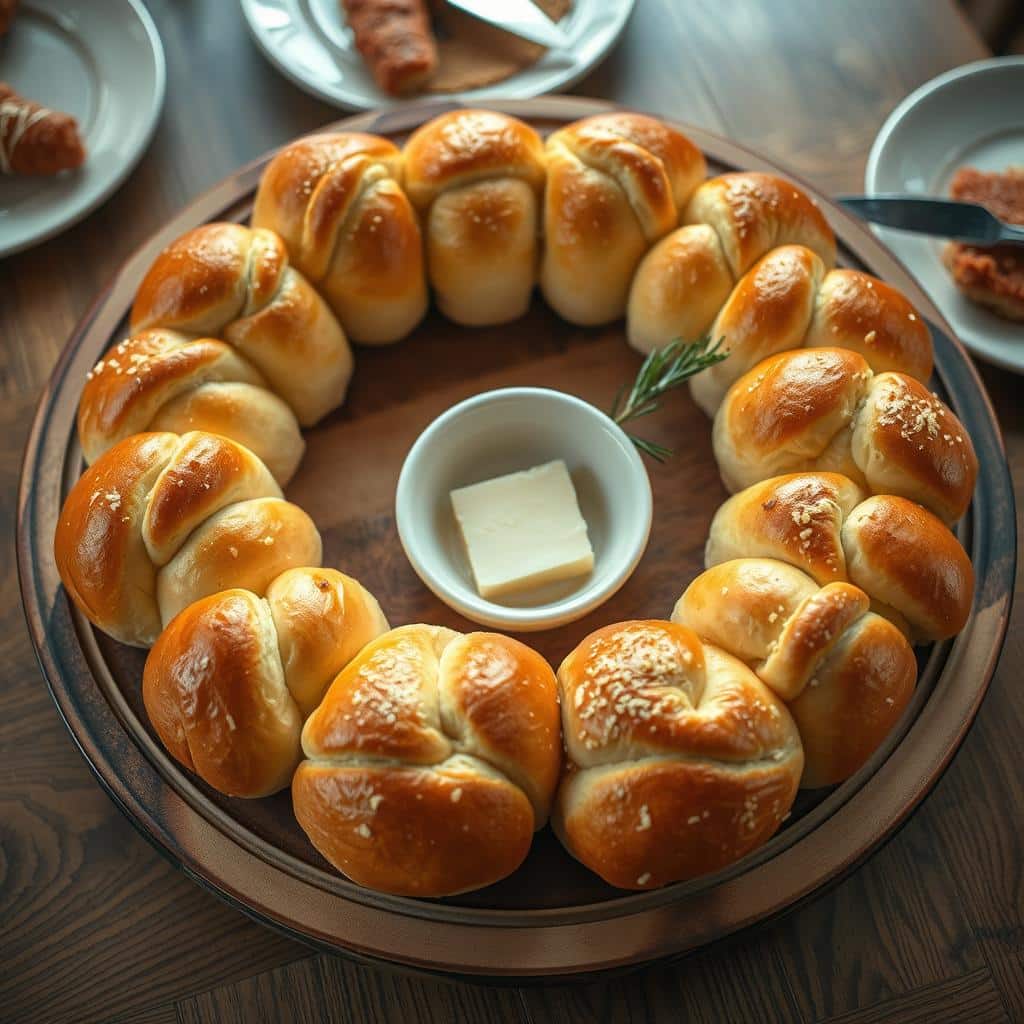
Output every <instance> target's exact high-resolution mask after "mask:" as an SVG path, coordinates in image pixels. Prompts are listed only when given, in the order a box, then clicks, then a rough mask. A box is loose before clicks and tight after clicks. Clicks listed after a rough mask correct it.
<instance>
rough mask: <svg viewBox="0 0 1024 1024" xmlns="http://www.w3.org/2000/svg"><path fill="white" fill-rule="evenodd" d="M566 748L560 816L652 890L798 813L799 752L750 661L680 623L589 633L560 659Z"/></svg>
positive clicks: (633, 885)
mask: <svg viewBox="0 0 1024 1024" xmlns="http://www.w3.org/2000/svg"><path fill="white" fill-rule="evenodd" d="M558 687H559V693H560V695H561V707H562V727H563V737H564V742H565V748H566V752H567V756H568V764H567V768H566V772H565V774H564V776H563V779H562V783H561V786H560V787H559V791H558V798H557V800H556V805H555V811H554V814H553V816H552V825H553V826H554V829H555V831H556V833H557V834H558V836H559V838H560V839H561V840H562V842H563V843H564V844H565V846H566V848H567V849H568V851H569V852H570V853H571V854H572V855H573V856H574V857H576V858H577V859H578V860H580V861H582V862H583V863H584V864H585V865H586V866H587V867H588V868H590V869H591V870H592V871H595V872H597V874H599V875H600V876H601V877H602V878H603V879H605V881H607V882H609V883H610V884H611V885H616V886H619V887H620V888H623V889H651V888H655V887H657V886H660V885H665V884H667V883H668V882H674V881H678V880H680V879H685V878H694V877H696V876H697V875H703V874H706V873H708V872H710V871H716V870H718V869H719V868H722V867H725V866H726V865H727V864H731V863H732V862H733V861H736V860H738V859H739V858H740V857H742V856H744V855H745V854H747V853H749V852H750V851H751V850H754V849H755V848H757V847H758V846H760V845H761V844H762V843H764V842H765V841H766V840H767V839H768V838H769V837H770V836H771V835H772V834H773V833H774V832H775V830H776V829H777V828H778V827H779V825H780V824H781V822H782V820H783V819H784V818H785V817H786V815H787V814H788V813H789V808H790V806H791V805H792V803H793V798H794V796H795V795H796V791H797V786H798V784H799V781H800V774H801V772H802V770H803V763H804V757H803V750H802V748H801V745H800V737H799V735H798V733H797V730H796V726H795V725H794V723H793V719H792V718H791V717H790V715H789V712H787V710H786V707H785V705H784V704H783V703H782V702H781V701H780V700H779V699H778V698H777V697H776V696H775V694H773V693H772V691H771V690H770V689H768V687H766V686H765V685H764V684H763V683H762V682H761V681H760V680H759V679H758V678H757V676H756V675H754V673H753V672H752V671H751V670H750V669H749V668H747V667H746V666H745V665H744V664H743V663H742V662H740V661H738V660H737V659H736V658H734V657H732V656H731V655H729V654H726V653H725V652H724V651H722V650H719V649H718V648H717V647H714V646H711V645H705V644H702V643H701V641H700V640H699V638H698V637H697V635H696V634H695V633H693V632H692V631H691V630H689V629H686V628H684V627H683V626H680V625H677V624H675V623H672V622H663V621H658V620H647V621H639V622H620V623H616V624H614V625H611V626H606V627H605V628H604V629H599V630H597V631H596V632H594V633H591V634H590V636H588V637H587V638H586V639H585V640H583V642H582V643H581V644H580V645H579V646H578V647H577V648H576V649H575V650H574V651H573V652H572V653H571V654H569V656H568V657H567V658H566V659H565V660H564V661H563V662H562V665H561V667H560V668H559V670H558Z"/></svg>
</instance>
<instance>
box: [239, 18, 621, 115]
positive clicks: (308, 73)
mask: <svg viewBox="0 0 1024 1024" xmlns="http://www.w3.org/2000/svg"><path fill="white" fill-rule="evenodd" d="M634 2H635V0H576V3H575V4H574V6H573V9H572V11H571V12H570V13H569V14H568V15H567V16H566V17H565V18H563V19H562V21H560V22H559V28H560V29H562V30H563V31H564V32H565V33H566V35H567V36H568V40H569V41H568V45H567V46H566V47H565V48H564V49H559V50H548V51H547V52H546V53H545V54H544V55H543V56H542V57H541V58H540V60H538V61H537V63H536V64H534V65H532V66H531V67H528V68H526V69H525V70H523V71H521V72H519V73H518V74H516V75H512V76H511V77H510V78H507V79H505V80H504V81H503V82H497V83H495V84H494V85H488V86H485V87H483V88H480V89H471V90H468V91H466V92H460V93H450V94H445V95H441V94H425V95H424V96H421V97H419V98H420V99H429V98H434V99H438V100H442V99H445V98H448V99H453V100H459V101H461V102H470V103H471V102H475V101H478V100H483V99H485V98H489V99H525V98H527V97H530V96H540V95H542V94H543V93H548V92H559V91H561V90H563V89H568V88H569V86H571V85H572V84H573V83H574V82H578V81H579V80H580V79H581V78H582V77H583V76H584V75H586V74H587V72H588V71H590V69H591V68H593V67H594V66H595V65H596V64H598V63H600V61H601V60H602V59H603V58H604V57H605V55H606V54H607V53H608V51H609V50H610V49H611V48H612V46H613V45H614V44H615V41H616V40H617V39H618V38H619V36H620V35H621V34H622V30H623V29H624V28H625V26H626V19H627V18H628V17H629V13H630V11H631V10H632V9H633V4H634ZM242 10H243V11H244V12H245V19H246V21H247V22H248V23H249V28H250V30H251V31H252V34H253V37H254V38H255V40H256V42H257V44H258V45H259V47H260V49H261V50H262V51H263V53H264V54H265V55H266V57H267V59H268V60H269V61H270V62H271V63H272V64H273V65H274V66H275V67H276V68H277V69H278V70H279V71H280V72H281V73H282V74H284V75H285V76H286V77H287V78H290V79H291V80H292V81H293V82H294V83H295V84H296V85H297V86H299V88H300V89H305V90H306V92H308V93H311V94H312V95H314V96H317V97H319V98H320V99H322V100H325V101H326V102H327V103H333V104H334V105H335V106H338V107H342V108H345V109H353V110H370V109H373V108H377V107H389V106H393V105H394V104H396V103H398V102H400V101H398V100H395V99H394V98H393V97H390V96H388V95H386V94H385V93H383V92H381V90H380V89H379V88H378V87H377V86H376V84H375V83H374V81H373V77H372V75H371V74H370V73H369V71H368V70H367V69H366V65H365V64H364V63H363V61H362V58H361V57H360V56H359V54H358V53H357V52H356V48H355V43H354V42H353V39H352V33H351V32H350V31H349V30H348V27H347V26H346V24H345V20H344V16H343V14H342V10H341V3H340V2H339V0H242Z"/></svg>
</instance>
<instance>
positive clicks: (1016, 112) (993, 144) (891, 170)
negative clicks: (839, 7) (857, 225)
mask: <svg viewBox="0 0 1024 1024" xmlns="http://www.w3.org/2000/svg"><path fill="white" fill-rule="evenodd" d="M965 164H968V165H970V166H972V167H977V168H980V169H981V170H984V171H1002V170H1004V169H1005V168H1006V167H1008V166H1011V165H1017V166H1022V167H1024V57H1000V58H996V59H995V60H982V61H978V62H977V63H974V64H967V65H965V66H964V67H960V68H955V69H954V70H952V71H949V72H947V73H946V74H944V75H940V76H939V77H938V78H933V79H932V80H931V81H930V82H926V83H925V84H924V85H922V86H921V87H920V88H919V89H918V90H917V91H916V92H913V93H911V94H910V95H909V96H908V97H907V98H906V99H905V100H904V101H903V102H902V103H901V104H900V105H899V106H898V107H897V108H896V109H895V110H894V111H893V112H892V113H891V114H890V115H889V118H888V120H887V121H886V122H885V124H884V125H883V126H882V130H881V131H880V132H879V133H878V137H877V138H876V139H875V142H874V145H873V146H872V147H871V155H870V157H869V158H868V166H867V171H866V172H865V176H864V190H865V192H867V193H869V194H870V193H873V192H911V193H917V194H919V195H935V196H948V195H949V183H950V180H951V179H952V177H953V175H954V174H955V173H956V171H957V169H958V168H959V167H962V166H964V165H965ZM875 231H876V232H877V233H878V236H879V237H880V238H881V239H882V240H883V241H884V242H885V243H886V245H888V246H889V248H890V249H892V251H893V252H894V253H896V255H897V256H898V257H899V258H900V259H901V260H902V261H903V263H904V264H906V267H907V269H908V270H910V271H911V273H913V274H914V275H915V277H917V279H918V280H919V281H920V282H921V285H922V286H923V287H924V289H925V290H926V291H927V292H928V293H929V295H931V297H932V299H933V300H934V302H935V304H936V305H937V306H938V307H939V309H940V310H941V311H942V313H943V314H944V315H945V317H946V319H947V320H949V322H950V323H951V324H952V325H953V328H954V330H955V331H956V333H957V335H958V336H959V337H960V339H961V340H962V341H963V343H964V344H965V345H966V346H967V347H968V348H969V349H970V350H971V351H972V352H974V353H975V354H977V355H978V356H980V357H981V358H982V359H985V360H987V361H988V362H991V363H995V364H996V365H997V366H1002V367H1005V368H1006V369H1009V370H1013V371H1015V372H1016V373H1024V324H1021V323H1013V322H1012V321H1010V320H1004V319H1001V318H1000V317H997V316H996V315H995V314H994V313H990V312H988V310H986V309H983V308H982V307H981V306H977V305H975V304H974V303H972V302H969V301H968V300H967V299H966V298H965V297H964V296H963V295H961V293H960V292H959V291H957V289H956V288H955V286H954V285H953V282H952V280H951V278H950V276H949V274H948V272H947V271H946V269H945V267H944V266H943V265H942V260H941V253H942V247H943V246H944V245H945V242H944V241H943V240H942V239H935V238H927V237H925V236H923V235H913V234H908V233H907V232H903V231H894V230H892V229H890V228H879V227H876V228H875Z"/></svg>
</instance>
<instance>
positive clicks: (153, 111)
mask: <svg viewBox="0 0 1024 1024" xmlns="http://www.w3.org/2000/svg"><path fill="white" fill-rule="evenodd" d="M0 80H2V81H6V82H9V83H10V84H11V85H13V86H14V88H15V89H17V90H18V92H20V93H22V94H23V95H25V96H27V97H30V98H31V99H34V100H36V101H37V102H39V103H42V104H45V105H46V106H48V107H52V108H53V109H54V110H63V111H66V112H67V113H69V114H72V115H74V117H76V118H77V119H78V127H79V130H80V131H81V133H82V138H83V140H84V142H85V148H86V160H85V164H84V165H83V166H82V167H81V168H80V169H79V170H77V171H74V172H71V173H68V174H61V175H57V176H56V177H52V178H28V177H25V178H21V177H16V176H14V177H7V176H6V175H5V176H3V177H0V257H2V256H7V255H9V254H10V253H12V252H18V251H19V250H20V249H25V248H28V246H30V245H34V244H35V243H37V242H42V241H44V240H45V239H47V238H52V237H53V236H54V235H56V234H57V233H58V232H60V231H63V230H64V229H65V228H66V227H69V226H70V225H72V224H74V223H76V222H77V221H79V220H81V219H82V218H83V217H84V216H85V215H86V214H88V213H91V212H92V211H93V210H95V209H96V207H97V206H99V205H100V203H102V202H103V201H104V200H105V199H106V198H107V197H108V196H110V195H111V194H112V193H113V192H114V191H115V190H116V189H117V187H118V186H119V185H120V184H121V182H123V181H124V179H125V178H126V177H127V176H128V174H129V172H130V171H131V169H132V168H133V167H134V166H135V164H136V163H137V161H138V159H139V157H141V156H142V153H143V151H144V150H145V148H146V146H147V144H148V143H149V140H150V138H151V137H152V135H153V130H154V129H155V128H156V122H157V119H158V117H159V116H160V108H161V106H162V105H163V100H164V85H165V80H166V73H165V68H164V51H163V47H162V46H161V45H160V36H159V35H158V34H157V31H156V26H155V25H154V24H153V20H152V18H150V16H149V14H148V12H147V11H146V9H145V8H144V7H143V6H142V3H141V2H140V0H24V2H23V3H22V5H21V8H20V9H19V11H18V14H17V16H16V18H15V19H14V24H13V26H12V27H11V30H10V32H9V33H8V34H7V35H6V36H5V37H4V38H3V39H2V40H0Z"/></svg>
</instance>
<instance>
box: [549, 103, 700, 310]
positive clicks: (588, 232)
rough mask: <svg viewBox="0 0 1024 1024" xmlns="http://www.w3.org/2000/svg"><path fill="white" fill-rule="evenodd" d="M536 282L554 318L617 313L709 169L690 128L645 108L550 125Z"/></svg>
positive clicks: (676, 222) (623, 306) (624, 304)
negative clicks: (685, 131)
mask: <svg viewBox="0 0 1024 1024" xmlns="http://www.w3.org/2000/svg"><path fill="white" fill-rule="evenodd" d="M545 152H546V156H547V187H546V190H545V194H544V256H543V261H542V263H541V269H540V286H541V289H542V291H543V292H544V298H545V299H546V300H547V302H548V304H549V305H550V306H551V308H552V309H554V310H555V312H556V313H558V314H559V316H561V317H564V318H565V319H566V320H569V321H570V322H572V323H575V324H604V323H608V322H610V321H612V320H615V319H616V318H618V317H620V316H622V314H623V313H624V312H625V310H626V299H627V296H628V293H629V284H630V281H631V280H632V278H633V272H634V270H636V266H637V264H638V263H639V262H640V260H641V258H642V257H643V255H644V253H645V252H646V251H647V249H648V248H649V247H650V246H651V245H652V244H653V243H654V242H656V241H657V240H658V239H659V238H661V237H663V236H664V235H666V234H668V232H669V231H671V230H672V229H673V228H674V227H675V226H676V225H677V224H678V223H679V220H680V215H681V213H682V210H683V207H684V205H685V203H686V201H687V200H688V199H689V197H690V195H691V194H692V193H693V190H694V189H695V188H696V187H697V185H698V183H699V182H700V181H701V179H702V178H703V177H704V175H705V174H706V173H707V164H706V163H705V161H704V154H703V153H701V151H700V150H699V149H698V148H697V147H696V146H694V145H693V143H692V142H690V140H689V139H687V138H686V136H684V135H682V134H680V133H679V132H677V131H676V130H675V129H673V128H671V127H669V126H668V125H666V124H663V123H662V122H661V121H657V120H655V119H654V118H652V117H646V116H644V115H643V114H633V113H628V112H618V113H611V114H598V115H597V116H595V117H587V118H584V119H583V120H582V121H575V122H574V123H573V124H570V125H567V126H566V127H565V128H561V129H559V130H558V131H555V132H552V133H551V135H550V136H549V137H548V140H547V144H546V146H545Z"/></svg>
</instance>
